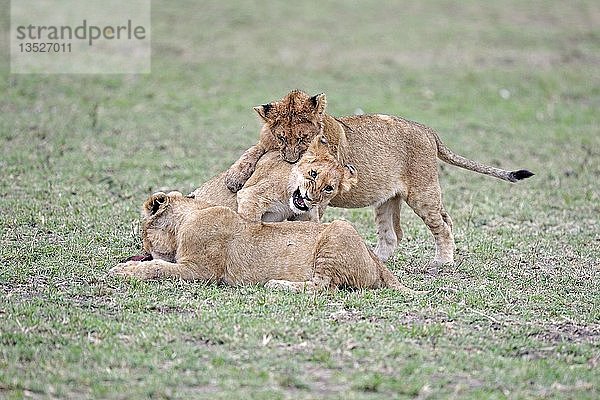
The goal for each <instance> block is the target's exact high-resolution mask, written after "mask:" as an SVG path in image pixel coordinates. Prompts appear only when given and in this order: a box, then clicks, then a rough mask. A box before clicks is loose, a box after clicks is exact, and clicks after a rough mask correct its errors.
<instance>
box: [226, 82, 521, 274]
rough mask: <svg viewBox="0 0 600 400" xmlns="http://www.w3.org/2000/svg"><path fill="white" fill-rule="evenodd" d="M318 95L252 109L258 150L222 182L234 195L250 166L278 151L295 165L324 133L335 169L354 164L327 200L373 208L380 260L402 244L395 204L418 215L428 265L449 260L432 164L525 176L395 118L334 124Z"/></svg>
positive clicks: (446, 219)
mask: <svg viewBox="0 0 600 400" xmlns="http://www.w3.org/2000/svg"><path fill="white" fill-rule="evenodd" d="M326 105H327V101H326V98H325V95H324V94H319V95H316V96H312V97H311V96H308V95H307V94H306V93H304V92H302V91H299V90H294V91H292V92H291V93H289V94H288V95H287V96H285V97H284V98H283V99H281V100H279V101H274V102H272V103H269V104H264V105H262V106H259V107H255V110H256V112H257V113H258V115H259V116H260V117H261V118H262V120H263V122H264V125H263V127H262V130H261V133H260V140H259V142H258V144H256V145H254V146H252V147H251V148H249V149H248V150H247V151H246V152H245V153H244V154H243V155H242V157H241V158H240V159H239V160H238V161H237V162H236V163H235V164H234V165H233V166H231V168H230V169H229V171H228V172H227V175H226V178H225V182H226V184H227V187H228V188H229V189H230V190H232V191H234V192H235V191H237V190H239V189H240V188H241V187H242V185H243V184H244V182H246V180H247V179H248V178H249V177H250V176H251V175H252V173H253V171H254V167H255V165H256V162H257V161H258V160H259V159H260V157H261V156H262V155H263V154H264V153H265V152H266V151H270V150H279V151H280V153H281V156H282V158H283V159H284V160H285V161H288V162H290V163H295V162H297V161H298V159H299V158H300V156H301V155H302V153H303V152H304V151H305V150H306V149H307V147H308V144H309V143H310V141H311V140H312V139H313V138H314V137H315V136H316V135H319V134H322V135H324V136H325V137H326V138H327V141H328V142H329V143H330V146H331V148H332V151H333V152H334V153H335V154H337V157H338V160H339V161H340V162H341V163H344V164H345V163H351V164H352V165H354V167H355V168H356V170H357V171H358V174H359V175H360V179H359V180H358V183H357V184H356V185H355V186H354V187H353V188H352V189H351V190H350V191H348V192H344V193H340V194H338V195H337V196H336V197H334V198H333V199H332V200H331V205H333V206H335V207H344V208H356V207H366V206H374V207H375V219H376V222H377V235H378V243H377V246H376V248H375V253H376V254H377V255H378V256H379V257H380V258H381V259H382V260H386V259H387V258H388V257H389V256H390V255H391V254H392V253H393V251H394V249H395V248H396V245H397V243H398V240H400V239H401V238H402V228H401V227H400V206H401V203H402V202H403V201H404V202H406V203H407V204H408V205H409V206H410V207H411V208H412V209H413V210H414V212H415V213H416V214H417V215H418V216H419V217H421V219H422V220H423V221H424V222H425V224H426V225H427V226H428V227H429V230H430V231H431V233H432V234H433V237H434V238H435V245H436V251H435V258H434V259H433V260H432V261H431V262H430V263H429V265H430V266H432V267H437V266H441V265H443V264H451V263H453V262H454V237H453V235H452V220H451V218H450V216H449V215H448V213H447V212H446V210H445V209H444V206H443V204H442V195H441V189H440V184H439V180H438V169H437V159H438V158H439V159H441V160H442V161H445V162H447V163H449V164H452V165H456V166H458V167H461V168H465V169H468V170H471V171H474V172H479V173H481V174H486V175H490V176H493V177H496V178H499V179H503V180H505V181H509V182H517V181H519V180H521V179H524V178H528V177H530V176H532V175H533V173H531V172H529V171H527V170H518V171H506V170H503V169H499V168H495V167H491V166H487V165H484V164H481V163H479V162H476V161H472V160H469V159H467V158H464V157H462V156H460V155H458V154H455V153H453V152H452V151H451V150H450V149H448V148H447V147H446V146H445V145H444V144H443V143H442V141H441V140H440V138H439V136H438V134H437V133H436V132H435V131H434V130H433V129H431V128H428V127H426V126H424V125H421V124H419V123H416V122H413V121H409V120H406V119H404V118H400V117H394V116H389V115H382V114H376V115H360V116H350V117H341V118H336V117H332V116H330V115H328V114H326V113H325V107H326Z"/></svg>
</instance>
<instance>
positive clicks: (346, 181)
mask: <svg viewBox="0 0 600 400" xmlns="http://www.w3.org/2000/svg"><path fill="white" fill-rule="evenodd" d="M357 181H358V179H357V174H356V170H355V169H354V167H352V166H351V165H342V164H340V162H339V161H338V160H337V158H336V157H335V156H334V155H333V154H331V152H330V149H329V145H328V142H327V139H325V137H324V136H322V135H319V136H317V137H315V138H314V139H313V141H312V142H311V144H310V146H309V147H308V150H307V151H306V153H304V155H303V156H302V158H300V161H298V162H297V163H296V164H290V163H288V162H285V161H283V160H281V157H280V156H279V153H278V152H271V153H267V154H265V155H264V156H263V157H262V158H261V159H260V161H259V162H258V164H257V167H256V171H255V173H254V174H253V175H252V177H250V179H248V181H247V182H246V183H245V185H244V187H243V188H242V190H240V191H239V192H237V195H234V194H233V193H231V191H229V190H228V189H227V187H226V186H225V173H223V174H221V175H218V176H216V177H214V178H213V179H211V180H209V181H207V182H206V183H205V184H204V185H202V186H201V187H200V188H198V189H196V190H195V191H194V192H192V193H191V194H190V195H189V196H190V197H193V198H195V199H196V200H197V201H199V202H202V204H204V206H205V207H210V206H217V205H221V206H226V207H230V208H232V209H234V210H237V212H238V213H239V214H240V216H242V217H243V218H245V219H248V220H250V221H263V222H281V221H285V220H300V221H306V220H310V221H314V222H319V218H320V214H322V210H324V208H325V207H327V205H328V204H329V201H330V200H331V199H332V198H334V197H335V196H336V195H338V194H339V193H343V192H347V191H348V190H350V188H351V187H352V186H353V185H355V184H356V182H357Z"/></svg>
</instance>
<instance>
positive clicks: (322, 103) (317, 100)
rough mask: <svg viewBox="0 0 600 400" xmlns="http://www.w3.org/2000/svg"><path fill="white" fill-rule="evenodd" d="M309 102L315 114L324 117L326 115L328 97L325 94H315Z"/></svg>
mask: <svg viewBox="0 0 600 400" xmlns="http://www.w3.org/2000/svg"><path fill="white" fill-rule="evenodd" d="M309 101H310V103H311V105H312V108H313V109H314V112H315V114H318V115H323V114H324V113H325V108H326V107H327V97H325V93H319V94H315V95H314V96H313V97H311V98H310V99H309Z"/></svg>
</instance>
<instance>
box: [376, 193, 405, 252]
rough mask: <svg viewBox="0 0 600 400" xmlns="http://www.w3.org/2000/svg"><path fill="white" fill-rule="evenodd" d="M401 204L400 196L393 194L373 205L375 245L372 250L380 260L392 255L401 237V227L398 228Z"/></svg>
mask: <svg viewBox="0 0 600 400" xmlns="http://www.w3.org/2000/svg"><path fill="white" fill-rule="evenodd" d="M401 204H402V198H401V197H400V196H395V197H392V198H391V199H388V200H386V201H385V202H384V203H383V204H381V205H380V206H378V207H375V223H376V224H377V245H376V246H375V250H374V252H375V254H377V257H379V258H380V259H381V260H382V261H386V260H387V259H388V258H389V257H390V256H391V255H392V253H393V252H394V250H396V247H397V246H398V241H399V240H400V239H402V228H400V206H401Z"/></svg>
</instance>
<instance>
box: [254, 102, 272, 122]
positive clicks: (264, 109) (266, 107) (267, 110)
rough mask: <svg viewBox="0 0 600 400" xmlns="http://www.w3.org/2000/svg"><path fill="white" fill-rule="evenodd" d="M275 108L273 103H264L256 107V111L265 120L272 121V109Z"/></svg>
mask: <svg viewBox="0 0 600 400" xmlns="http://www.w3.org/2000/svg"><path fill="white" fill-rule="evenodd" d="M272 110H273V103H268V104H263V105H262V106H256V107H254V111H256V113H257V114H258V116H259V117H260V118H262V120H263V121H265V122H271V121H272V120H273V119H272V118H271V117H270V114H271V111H272Z"/></svg>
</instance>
